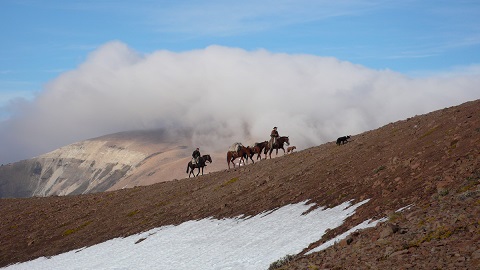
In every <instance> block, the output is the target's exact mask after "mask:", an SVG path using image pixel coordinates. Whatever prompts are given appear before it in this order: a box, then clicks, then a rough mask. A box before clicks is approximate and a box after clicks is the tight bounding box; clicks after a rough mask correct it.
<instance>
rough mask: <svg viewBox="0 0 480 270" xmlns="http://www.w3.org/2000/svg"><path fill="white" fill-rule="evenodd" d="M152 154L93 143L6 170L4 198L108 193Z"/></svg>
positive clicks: (4, 167)
mask: <svg viewBox="0 0 480 270" xmlns="http://www.w3.org/2000/svg"><path fill="white" fill-rule="evenodd" d="M147 156H148V153H145V152H140V151H133V150H129V149H126V148H125V147H122V146H117V145H112V144H111V143H110V142H109V141H101V140H90V141H84V142H80V143H75V144H71V145H68V146H65V147H62V148H59V149H57V150H55V151H52V152H50V153H47V154H44V155H41V156H39V157H36V158H33V159H30V160H25V161H21V162H17V163H14V164H11V165H5V166H2V168H1V172H0V179H1V182H2V189H1V190H2V193H1V194H0V195H1V197H31V196H42V197H43V196H50V195H73V194H83V193H89V192H96V191H105V190H108V189H109V188H110V187H111V186H113V185H114V184H115V183H117V182H118V181H119V180H120V179H122V178H124V177H126V176H128V175H129V174H131V173H132V171H133V169H134V167H135V166H136V165H138V164H139V163H140V162H141V161H143V160H144V159H145V158H146V157H147Z"/></svg>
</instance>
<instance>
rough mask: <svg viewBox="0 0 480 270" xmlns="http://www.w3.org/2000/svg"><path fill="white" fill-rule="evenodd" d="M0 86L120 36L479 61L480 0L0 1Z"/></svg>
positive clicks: (24, 90) (420, 61) (420, 64)
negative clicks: (0, 40) (0, 37)
mask: <svg viewBox="0 0 480 270" xmlns="http://www.w3.org/2000/svg"><path fill="white" fill-rule="evenodd" d="M0 21H1V28H0V29H1V30H0V34H1V35H2V42H1V43H0V95H2V98H1V99H2V100H5V99H10V98H12V97H14V96H15V95H16V94H15V93H17V94H18V95H20V96H23V95H28V93H29V92H31V91H41V90H42V87H43V85H44V84H45V83H46V82H48V81H49V80H52V79H54V78H55V77H56V76H58V75H59V74H60V73H62V72H64V71H67V70H71V69H74V68H76V67H77V66H78V65H79V64H81V63H82V62H83V61H84V60H85V58H86V56H87V55H88V53H89V52H91V51H93V50H95V49H96V48H97V47H99V46H101V45H102V44H104V43H106V42H109V41H112V40H120V41H122V42H124V43H126V44H128V45H129V46H130V47H132V48H134V49H135V50H137V51H139V52H141V53H150V52H153V51H156V50H170V51H175V52H181V51H188V50H192V49H202V48H205V47H207V46H209V45H214V44H215V45H222V46H228V47H238V48H243V49H246V50H255V49H259V48H263V49H266V50H268V51H271V52H281V53H288V54H312V55H318V56H332V57H336V58H338V59H340V60H344V61H349V62H352V63H355V64H360V65H364V66H367V67H370V68H373V69H391V70H395V71H399V72H403V73H406V74H410V75H415V74H416V73H418V72H436V71H445V70H450V69H452V68H454V67H463V66H469V65H472V64H478V63H479V62H480V2H479V1H462V0H450V1H438V0H435V1H425V0H422V1H412V0H406V1H375V0H369V1H102V0H100V1H29V0H15V1H10V0H3V1H1V2H0Z"/></svg>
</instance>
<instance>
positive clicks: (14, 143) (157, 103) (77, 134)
mask: <svg viewBox="0 0 480 270" xmlns="http://www.w3.org/2000/svg"><path fill="white" fill-rule="evenodd" d="M479 73H480V70H479V68H478V67H472V68H470V69H468V72H464V73H462V72H455V73H452V74H442V75H438V76H429V77H424V78H409V77H407V76H405V75H402V74H400V73H397V72H393V71H389V70H381V71H379V70H372V69H368V68H365V67H363V66H359V65H355V64H353V63H350V62H342V61H340V60H338V59H335V58H329V57H318V56H312V55H290V54H279V53H271V52H268V51H265V50H256V51H245V50H243V49H237V48H228V47H220V46H210V47H207V48H205V49H202V50H194V51H187V52H182V53H175V52H171V51H156V52H154V53H152V54H148V55H144V54H141V53H139V52H136V51H134V50H132V49H131V48H129V47H128V46H127V45H126V44H124V43H121V42H118V41H116V42H110V43H108V44H105V45H103V46H102V47H100V48H98V49H97V50H96V51H94V52H93V53H91V54H90V55H89V57H88V58H87V59H86V61H85V62H84V63H83V64H81V65H80V66H79V67H78V68H77V69H75V70H72V71H69V72H66V73H63V74H62V75H60V76H59V77H58V78H56V79H55V80H53V81H51V82H50V83H48V84H47V85H46V86H45V88H44V91H43V92H41V93H40V94H39V95H38V96H37V97H36V98H35V99H34V100H33V101H32V102H18V103H16V104H10V110H11V117H10V118H9V119H7V120H4V121H2V122H1V123H0V149H1V152H0V155H1V156H0V163H7V162H12V161H17V160H20V159H26V158H31V157H33V156H35V155H39V154H43V153H45V152H48V151H51V150H53V149H55V148H58V147H61V146H64V145H66V144H69V143H73V142H76V141H79V140H84V139H88V138H92V137H96V136H100V135H104V134H109V133H114V132H119V131H128V130H138V129H156V128H167V129H168V130H171V131H182V130H190V132H189V134H191V136H192V137H191V140H192V143H193V144H194V145H200V146H207V147H209V148H211V149H214V150H222V149H227V148H228V146H229V145H231V144H232V143H233V142H236V141H240V142H243V143H245V144H250V143H252V142H254V141H263V140H266V139H268V136H269V133H270V130H271V128H272V127H273V126H278V127H279V132H280V135H288V136H290V139H291V142H292V143H293V144H294V145H296V146H297V148H299V149H302V148H306V147H310V146H314V145H318V144H321V143H324V142H327V141H332V140H334V139H336V138H337V137H338V136H341V135H345V134H352V135H353V134H357V133H360V132H363V131H366V130H369V129H373V128H377V127H379V126H382V125H384V124H387V123H389V122H392V121H397V120H401V119H405V118H407V117H410V116H413V115H416V114H423V113H427V112H430V111H433V110H436V109H441V108H443V107H447V106H453V105H458V104H460V103H462V102H466V101H469V100H474V99H478V98H480V91H479V90H478V85H480V76H478V75H479Z"/></svg>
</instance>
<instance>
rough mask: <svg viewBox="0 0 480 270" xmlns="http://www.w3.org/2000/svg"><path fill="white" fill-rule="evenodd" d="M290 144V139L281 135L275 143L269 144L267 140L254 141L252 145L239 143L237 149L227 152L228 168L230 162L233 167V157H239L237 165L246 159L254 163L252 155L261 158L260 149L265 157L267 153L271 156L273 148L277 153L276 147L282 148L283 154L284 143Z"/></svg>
mask: <svg viewBox="0 0 480 270" xmlns="http://www.w3.org/2000/svg"><path fill="white" fill-rule="evenodd" d="M285 144H286V145H290V139H289V138H288V136H282V137H279V138H277V139H276V141H275V143H273V144H272V145H270V143H269V142H268V141H264V142H258V143H255V144H254V145H253V146H243V145H239V147H238V149H237V150H236V151H228V152H227V164H228V169H230V163H232V164H233V167H234V168H235V162H233V161H234V160H235V159H237V158H240V161H239V163H238V164H239V165H240V164H241V163H242V161H243V164H245V161H246V163H247V164H248V159H249V158H250V160H251V161H252V163H255V161H254V160H253V156H254V155H255V154H257V160H258V159H260V160H261V159H262V156H261V155H262V151H263V153H264V154H265V159H266V158H267V153H268V156H269V157H270V158H272V152H273V150H276V153H275V154H276V155H278V149H282V150H283V153H284V154H285V148H284V145H285Z"/></svg>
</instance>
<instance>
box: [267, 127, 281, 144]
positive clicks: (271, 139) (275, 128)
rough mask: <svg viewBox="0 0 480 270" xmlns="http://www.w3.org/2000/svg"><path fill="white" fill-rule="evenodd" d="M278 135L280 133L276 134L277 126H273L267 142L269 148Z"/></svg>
mask: <svg viewBox="0 0 480 270" xmlns="http://www.w3.org/2000/svg"><path fill="white" fill-rule="evenodd" d="M278 137H280V135H278V131H277V127H273V130H272V132H270V143H269V147H270V148H272V147H273V145H275V143H276V142H277V138H278Z"/></svg>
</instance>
